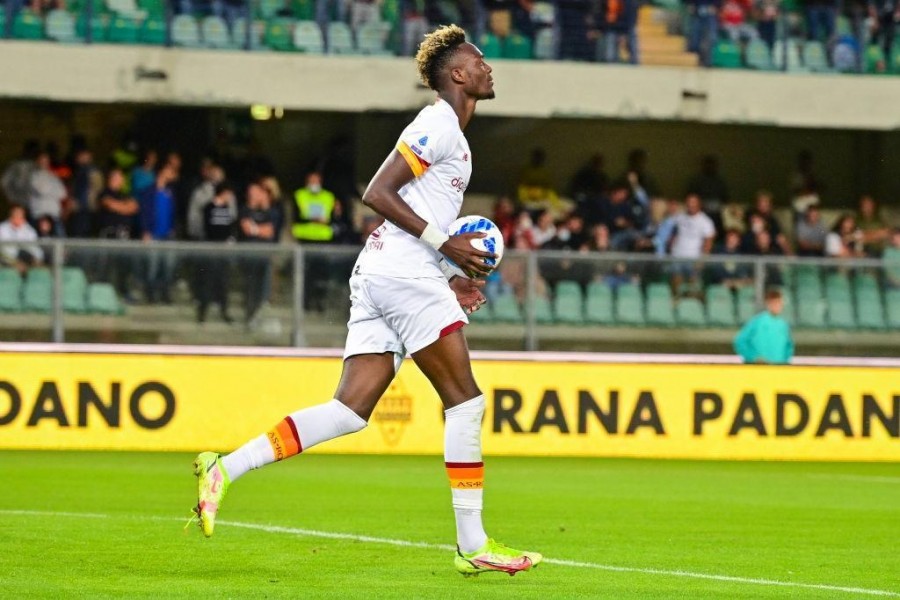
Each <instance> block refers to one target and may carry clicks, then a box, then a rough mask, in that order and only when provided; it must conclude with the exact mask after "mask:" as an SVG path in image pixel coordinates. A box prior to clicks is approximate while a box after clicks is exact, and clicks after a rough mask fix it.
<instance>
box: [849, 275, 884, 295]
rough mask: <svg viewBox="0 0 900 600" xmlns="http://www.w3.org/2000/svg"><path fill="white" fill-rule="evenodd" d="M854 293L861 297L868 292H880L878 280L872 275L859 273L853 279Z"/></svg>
mask: <svg viewBox="0 0 900 600" xmlns="http://www.w3.org/2000/svg"><path fill="white" fill-rule="evenodd" d="M853 292H854V293H855V294H856V295H857V296H859V295H860V294H865V293H866V292H876V293H877V292H878V279H876V278H875V275H873V274H872V273H864V272H859V273H857V274H856V275H855V276H854V277H853Z"/></svg>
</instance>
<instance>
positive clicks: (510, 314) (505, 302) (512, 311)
mask: <svg viewBox="0 0 900 600" xmlns="http://www.w3.org/2000/svg"><path fill="white" fill-rule="evenodd" d="M493 310H494V315H493V316H494V320H495V321H499V322H502V323H521V322H522V321H523V318H522V309H521V308H520V307H519V301H518V300H516V297H515V295H514V294H501V295H500V296H497V297H496V298H494V301H493Z"/></svg>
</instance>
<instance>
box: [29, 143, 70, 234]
mask: <svg viewBox="0 0 900 600" xmlns="http://www.w3.org/2000/svg"><path fill="white" fill-rule="evenodd" d="M35 162H36V164H37V169H35V170H34V171H32V173H31V193H30V194H29V197H28V212H29V213H30V214H31V218H32V220H33V222H34V223H35V228H36V229H37V221H38V219H40V218H42V217H48V218H49V219H50V220H51V222H52V224H53V236H54V237H59V236H61V235H62V233H63V228H62V220H61V218H62V207H63V201H64V200H65V199H66V198H67V197H68V192H67V191H66V186H65V185H63V182H62V180H60V178H59V177H57V176H56V175H55V174H54V173H53V171H52V170H51V169H50V167H51V165H50V155H49V154H48V153H47V152H41V153H40V154H38V156H37V160H36V161H35ZM38 233H40V230H38Z"/></svg>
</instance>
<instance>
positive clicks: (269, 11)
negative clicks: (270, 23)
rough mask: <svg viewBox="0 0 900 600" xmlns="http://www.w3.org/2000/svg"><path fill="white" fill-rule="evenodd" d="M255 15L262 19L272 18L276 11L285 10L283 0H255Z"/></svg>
mask: <svg viewBox="0 0 900 600" xmlns="http://www.w3.org/2000/svg"><path fill="white" fill-rule="evenodd" d="M253 4H254V5H256V11H257V16H258V17H260V18H262V19H263V20H269V19H274V18H275V17H277V16H278V13H279V12H280V11H282V10H285V8H286V6H285V0H256V1H255V2H254V3H253Z"/></svg>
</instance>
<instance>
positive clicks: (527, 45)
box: [503, 33, 531, 60]
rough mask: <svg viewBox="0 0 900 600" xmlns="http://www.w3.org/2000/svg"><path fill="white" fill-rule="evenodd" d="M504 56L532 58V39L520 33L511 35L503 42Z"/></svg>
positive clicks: (523, 58)
mask: <svg viewBox="0 0 900 600" xmlns="http://www.w3.org/2000/svg"><path fill="white" fill-rule="evenodd" d="M503 58H509V59H512V60H531V40H529V39H528V38H527V37H525V36H524V35H519V34H518V33H514V34H512V35H510V36H509V37H508V38H506V42H505V43H504V44H503Z"/></svg>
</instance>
